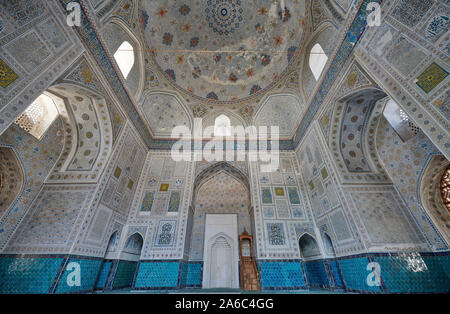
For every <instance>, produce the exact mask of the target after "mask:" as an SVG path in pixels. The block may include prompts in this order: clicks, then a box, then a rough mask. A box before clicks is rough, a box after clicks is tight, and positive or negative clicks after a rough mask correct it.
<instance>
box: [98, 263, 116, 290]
mask: <svg viewBox="0 0 450 314" xmlns="http://www.w3.org/2000/svg"><path fill="white" fill-rule="evenodd" d="M111 265H112V262H111V261H104V262H103V264H102V267H101V269H100V274H99V275H98V278H97V283H96V284H95V288H97V289H103V288H105V285H106V281H107V280H108V274H109V270H110V269H111Z"/></svg>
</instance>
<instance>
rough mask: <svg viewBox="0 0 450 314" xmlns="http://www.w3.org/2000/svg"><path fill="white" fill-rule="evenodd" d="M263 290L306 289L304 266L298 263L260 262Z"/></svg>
mask: <svg viewBox="0 0 450 314" xmlns="http://www.w3.org/2000/svg"><path fill="white" fill-rule="evenodd" d="M259 270H260V271H259V275H260V279H261V289H274V288H275V289H276V288H285V289H289V288H290V289H295V288H300V287H306V284H305V281H304V279H303V272H302V265H301V263H300V262H298V261H286V262H266V261H259Z"/></svg>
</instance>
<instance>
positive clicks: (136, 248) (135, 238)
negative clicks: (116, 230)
mask: <svg viewBox="0 0 450 314" xmlns="http://www.w3.org/2000/svg"><path fill="white" fill-rule="evenodd" d="M143 243H144V239H143V237H142V236H141V235H140V234H139V233H134V234H132V235H131V236H129V237H128V239H127V240H126V242H125V245H124V247H123V249H122V252H121V253H120V260H119V261H118V263H117V266H116V267H117V268H116V271H115V275H114V281H113V283H112V289H121V288H130V287H131V286H132V285H133V281H134V278H135V277H136V272H137V266H138V263H139V259H140V257H141V251H142V246H143Z"/></svg>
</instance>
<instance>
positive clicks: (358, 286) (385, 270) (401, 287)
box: [337, 252, 450, 293]
mask: <svg viewBox="0 0 450 314" xmlns="http://www.w3.org/2000/svg"><path fill="white" fill-rule="evenodd" d="M370 262H376V263H378V265H379V266H380V273H381V286H380V287H378V286H369V285H368V284H367V277H368V275H369V274H370V272H371V270H367V265H368V264H369V263H370ZM337 263H338V264H339V268H340V270H341V273H342V277H343V281H344V284H345V287H346V289H347V290H348V291H354V292H363V293H448V292H450V257H449V252H442V253H371V254H361V255H354V256H346V257H341V258H338V259H337Z"/></svg>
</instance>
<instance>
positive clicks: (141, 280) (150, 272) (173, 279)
mask: <svg viewBox="0 0 450 314" xmlns="http://www.w3.org/2000/svg"><path fill="white" fill-rule="evenodd" d="M179 273H180V262H179V261H141V262H140V263H139V269H138V274H137V277H136V282H135V285H134V287H135V288H136V289H158V288H159V289H176V288H177V287H179V280H178V279H179Z"/></svg>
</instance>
